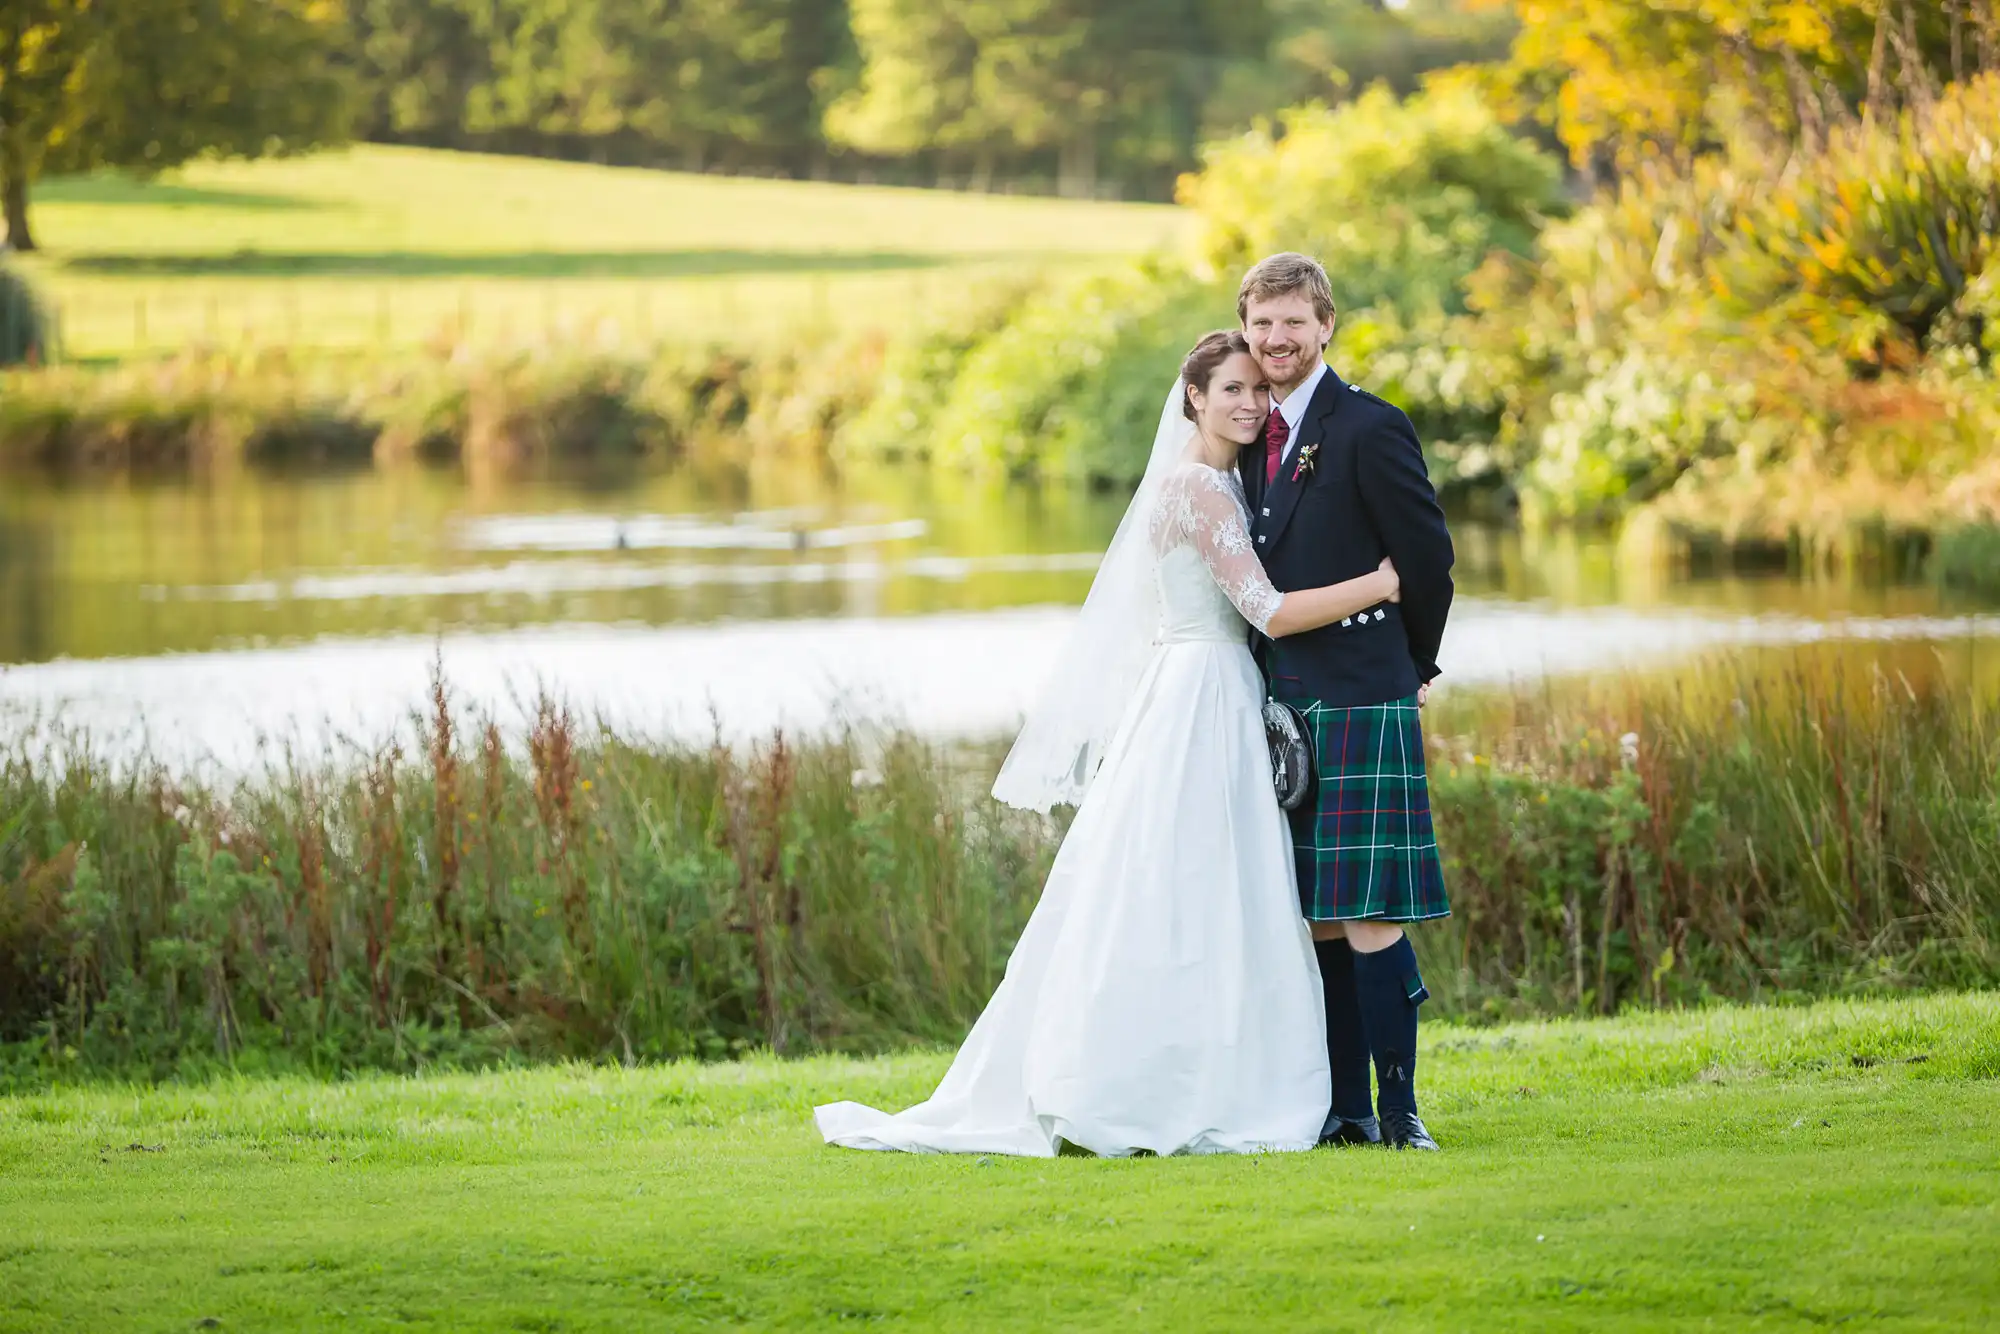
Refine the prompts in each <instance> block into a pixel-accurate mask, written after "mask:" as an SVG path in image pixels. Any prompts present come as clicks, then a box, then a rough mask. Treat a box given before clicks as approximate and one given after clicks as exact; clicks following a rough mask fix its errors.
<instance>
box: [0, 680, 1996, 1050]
mask: <svg viewBox="0 0 2000 1334" xmlns="http://www.w3.org/2000/svg"><path fill="white" fill-rule="evenodd" d="M1428 722H1429V731H1430V747H1431V751H1430V757H1429V771H1430V779H1431V784H1432V791H1433V802H1434V806H1435V809H1436V811H1437V815H1438V821H1439V824H1438V835H1439V841H1440V845H1441V847H1442V849H1443V853H1444V856H1445V860H1446V866H1447V870H1448V875H1449V877H1450V886H1451V893H1452V898H1453V904H1454V909H1455V911H1454V914H1453V916H1452V917H1451V918H1450V919H1449V920H1447V921H1445V922H1442V923H1438V924H1435V925H1432V926H1428V927H1426V928H1425V929H1424V930H1423V931H1422V932H1421V933H1419V936H1418V940H1419V947H1420V952H1421V954H1422V955H1423V958H1424V963H1425V968H1426V972H1427V976H1428V980H1429V982H1430V985H1431V989H1432V991H1433V993H1434V995H1435V997H1436V1000H1435V1004H1436V1005H1437V1006H1438V1008H1439V1009H1440V1010H1441V1011H1443V1012H1445V1013H1448V1014H1451V1015H1454V1016H1457V1017H1461V1018H1467V1019H1474V1020H1479V1019H1496V1018H1505V1017H1511V1016H1520V1015H1537V1014H1549V1015H1560V1014H1580V1013H1591V1014H1594V1013H1613V1012H1617V1011H1620V1010H1624V1009H1628V1008H1632V1007H1642V1008H1646V1007H1676V1006H1687V1005H1700V1004H1703V1003H1705V1002H1708V1001H1711V1000H1715V999H1723V998H1727V999H1742V1000H1759V1001H1783V1000H1786V999H1790V998H1796V997H1805V996H1824V995H1847V994H1862V993H1884V992H1898V991H1910V990H1918V989H1926V988H1945V987H1948V988H1967V987H1972V988H1977V987H1984V986H1991V985H1994V984H1995V983H1996V982H2000V683H1996V681H1995V680H1994V679H1993V678H1992V676H1991V674H1990V673H1989V674H1986V675H1984V676H1980V675H1977V674H1974V675H1970V676H1969V675H1967V674H1966V673H1965V672H1963V671H1959V670H1949V671H1948V670H1946V669H1945V667H1944V666H1943V665H1942V661H1941V659H1940V658H1939V657H1938V656H1936V655H1935V654H1928V653H1926V652H1922V651H1916V650H1911V651H1908V652H1901V653H1886V652H1885V653H1884V654H1882V655H1879V656H1876V657H1873V658H1864V657H1857V656H1856V655H1853V654H1851V653H1839V652H1835V651H1833V650H1830V649H1829V650H1825V651H1821V650H1806V651H1804V652H1794V653H1788V654H1785V655H1783V656H1782V657H1774V656H1771V655H1761V656H1759V655H1740V656H1734V657H1727V658H1717V659H1712V660H1709V661H1706V662H1704V663H1701V664H1698V665H1695V666H1691V667H1690V668H1689V669H1688V670H1686V671H1682V672H1677V673H1674V674H1672V675H1648V676H1628V677H1603V678H1597V679H1595V680H1594V681H1589V682H1585V681H1560V680H1558V681H1550V682H1545V683H1542V684H1538V685H1536V686H1534V687H1523V688H1521V689H1519V690H1514V691H1505V690H1502V691H1487V692H1474V691H1467V692H1462V693H1460V694H1459V695H1457V696H1449V695H1448V696H1445V697H1443V698H1442V699H1441V700H1440V702H1439V703H1438V704H1437V705H1436V706H1435V707H1434V709H1433V713H1432V715H1431V717H1430V718H1429V720H1428ZM999 753H1000V748H999V746H998V744H997V743H996V744H994V745H984V746H974V745H966V744H962V743H946V742H941V741H936V740H927V739H923V738H920V737H917V736H914V735H911V734H908V733H905V732H896V731H871V730H868V729H863V728H855V729H850V730H848V731H845V732H842V733H838V734H833V735H825V736H819V737H814V738H808V739H800V740H793V739H790V738H785V737H781V736H774V737H771V738H769V739H768V740H767V741H765V742H764V743H762V744H760V745H757V746H754V747H747V748H745V747H736V748H731V747H725V746H689V745H680V744H667V743H660V742H653V741H646V740H642V739H639V738H636V737H625V736H620V735H616V734H614V733H612V732H611V731H608V730H606V729H603V728H601V727H596V726H592V725H589V724H586V723H584V722H581V721H580V720H579V719H577V718H576V717H574V716H572V715H571V714H570V713H569V712H567V711H566V710H565V709H564V708H563V707H562V706H561V705H560V704H559V703H557V702H555V701H552V700H546V699H545V700H543V701H541V702H540V703H539V704H538V705H536V706H534V707H533V708H532V709H531V710H530V711H529V715H528V716H527V717H526V719H525V720H524V722H523V725H522V726H520V727H519V728H505V729H503V728H502V727H501V726H499V725H498V724H496V723H495V722H493V721H491V720H487V719H480V718H474V717H468V716H462V714H461V712H460V711H459V710H457V709H456V708H455V707H454V706H453V704H452V702H451V694H450V691H449V689H448V687H447V686H446V685H445V683H443V682H439V683H438V688H437V690H436V692H435V695H434V697H433V699H432V701H431V704H430V707H429V709H428V711H427V712H426V713H424V714H422V715H418V716H414V717H413V721H412V725H411V727H410V728H409V729H408V730H407V731H406V732H405V734H404V735H403V736H402V737H401V739H400V741H396V742H388V741H385V742H384V743H382V744H381V745H379V746H376V747H372V748H358V747H348V748H344V749H340V750H338V751H335V750H329V751H328V752H326V753H324V754H318V755H307V754H299V753H284V752H274V753H272V754H271V755H269V756H268V760H267V763H266V765H265V766H264V767H263V768H262V769H261V770H260V771H258V772H257V773H255V774H254V775H252V776H250V777H248V778H244V779H241V780H230V781H226V782H224V781H217V780H210V781H203V780H200V779H197V778H194V777H191V776H188V775H187V774H185V773H181V772H176V771H174V770H172V769H170V768H169V767H167V766H165V765H162V764H159V763H155V762H150V761H148V760H146V759H145V758H144V757H143V756H136V757H135V756H132V755H130V754H127V755H124V756H122V757H121V758H119V759H117V760H115V761H114V760H112V759H109V758H106V754H105V752H103V751H101V750H97V749H94V748H93V747H92V746H91V744H90V743H89V742H88V741H87V740H86V739H85V738H81V737H76V736H68V735H65V734H64V733H63V732H62V731H61V729H60V727H59V726H58V725H57V724H55V723H47V724H35V723H31V722H25V721H21V720H18V719H17V720H15V721H14V724H13V727H12V735H11V736H10V737H9V738H8V740H7V743H6V752H5V754H6V758H5V760H4V763H0V1043H4V1044H5V1045H4V1047H0V1050H4V1052H5V1062H6V1064H5V1067H4V1077H5V1079H6V1080H8V1081H10V1082H16V1083H23V1084H27V1083H35V1082H39V1081H42V1080H46V1079H48V1078H51V1077H58V1076H60V1075H62V1074H64V1073H66V1072H67V1073H84V1072H88V1071H105V1072H123V1073H132V1074H141V1075H145V1074H155V1075H157V1074H166V1073H170V1072H173V1071H175V1070H189V1069H194V1068H200V1067H204V1066H210V1065H235V1066H237V1067H238V1068H244V1067H251V1068H259V1067H262V1068H299V1069H313V1070H317V1071H321V1072H333V1071H341V1070H349V1069H358V1068H388V1069H411V1068H417V1067H421V1066H427V1065H435V1064H472V1065H479V1064H487V1063H492V1062H505V1061H514V1060H528V1059H550V1058H584V1059H592V1060H624V1061H629V1060H638V1059H656V1058H667V1057H680V1056H701V1057H722V1056H728V1055H731V1054H735V1053H739V1052H743V1051H746V1050H749V1049H756V1048H769V1049H772V1050H775V1051H778V1052H792V1053H796V1052H805V1051H813V1050H878V1049H884V1048H889V1047H894V1046H896V1045H899V1044H903V1043H907V1042H911V1041H926V1042H952V1041H955V1040H957V1039H958V1038H959V1037H961V1036H962V1035H963V1033H964V1031H965V1029H966V1028H967V1026H969V1024H970V1023H971V1021H972V1019H973V1018H974V1017H975V1016H976V1015H977V1013H978V1011H979V1009H980V1007H981V1006H982V1005H983V1003H984V1002H985V1000H986V998H987V996H988V995H989V994H990V993H991V991H992V989H993V987H994V986H995V985H996V984H997V983H998V981H999V978H1000V975H1001V973H1002V971H1003V969H1004V965H1005V962H1006V958H1007V954H1008V952H1009V950H1010V949H1011V947H1012V944H1013V941H1014V939H1015V937H1016V935H1017V934H1018V932H1019V930H1020V927H1021V925H1022V924H1023V922H1024V921H1025V920H1026V916H1027V914H1028V912H1029V911H1030V910H1031V908H1032V906H1033V904H1034V901H1035V898H1036V896H1037V894H1038V893H1039V890H1040V886H1041V882H1042V879H1043V876H1044V875H1045V873H1046V871H1047V868H1048V866H1049V863H1050V860H1051V858H1052V856H1053V854H1054V851H1055V848H1056V846H1057V845H1058V843H1059V841H1060V838H1061V836H1062V833H1063V830H1064V828H1065V824H1066V821H1065V819H1064V818H1063V817H1062V815H1061V813H1058V815H1057V816H1056V817H1053V818H1043V817H1038V816H1033V815H1028V814H1023V813H1020V812H1016V811H1012V810H1010V809H1008V808H1005V807H1001V806H999V805H997V804H995V803H994V802H992V801H991V800H990V798H988V797H987V795H986V791H985V789H986V785H987V783H988V782H989V781H990V778H991V775H992V773H993V771H994V768H995V766H996V764H997V759H998V755H999Z"/></svg>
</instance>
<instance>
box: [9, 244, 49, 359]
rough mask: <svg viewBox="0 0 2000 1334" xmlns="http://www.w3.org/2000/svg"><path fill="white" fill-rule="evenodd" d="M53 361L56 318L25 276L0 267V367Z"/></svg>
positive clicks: (11, 268)
mask: <svg viewBox="0 0 2000 1334" xmlns="http://www.w3.org/2000/svg"><path fill="white" fill-rule="evenodd" d="M54 359H55V318H54V316H53V315H52V314H51V313H50V311H49V308H48V307H47V306H46V305H45V304H43V302H42V300H41V298H40V296H38V295H37V294H36V292H35V289H34V286H33V285H32V284H30V283H29V282H28V279H27V277H26V276H25V275H23V274H22V273H20V272H19V271H18V270H16V269H14V268H13V267H12V266H10V265H7V264H0V366H21V365H29V366H38V365H47V364H48V363H49V362H51V361H53V360H54Z"/></svg>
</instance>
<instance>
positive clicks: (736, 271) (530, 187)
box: [27, 146, 1186, 357]
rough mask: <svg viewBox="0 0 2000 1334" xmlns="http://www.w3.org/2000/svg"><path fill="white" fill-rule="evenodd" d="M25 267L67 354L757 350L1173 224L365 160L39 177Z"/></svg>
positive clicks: (1164, 217) (641, 178) (1167, 236)
mask: <svg viewBox="0 0 2000 1334" xmlns="http://www.w3.org/2000/svg"><path fill="white" fill-rule="evenodd" d="M34 219H35V230H36V239H37V240H38V241H39V242H40V243H41V244H42V246H43V247H44V249H45V253H43V254H42V255H40V256H37V257H31V258H30V259H29V260H28V261H27V263H28V266H29V268H30V270H31V271H32V272H33V273H35V274H36V275H37V276H38V277H39V278H40V279H41V281H42V282H43V284H44V285H45V286H46V288H47V289H48V291H49V292H50V293H51V295H52V296H53V297H54V298H55V300H56V301H57V303H58V304H59V306H60V308H61V311H62V315H63V321H64V334H65V339H66V342H67V345H68V350H69V352H70V354H71V355H73V356H82V357H107V356H123V355H127V354H129V353H131V352H134V351H166V350H173V349H176V348H179V347H182V346H185V345H187V344H188V343H189V342H207V343H211V344H216V345H235V344H238V343H243V342H249V343H252V344H258V345H273V344H282V345H288V346H310V347H368V346H378V345H380V344H382V343H415V342H420V341H428V340H431V339H434V338H437V337H439V336H441V335H448V334H449V333H450V332H451V331H453V330H455V329H457V328H459V327H460V326H463V327H464V328H465V330H466V331H467V332H468V334H469V335H470V338H471V340H472V341H474V342H486V343H493V342H499V343H513V342H532V341H536V340H543V339H554V340H560V341H564V342H573V341H575V340H578V339H587V340H598V339H603V340H617V341H631V340H635V339H678V340H689V341H710V340H719V341H731V342H742V341H745V340H757V339H766V338H769V337H771V336H772V335H773V334H774V333H781V332H785V331H789V330H792V329H795V328H796V327H797V326H799V325H801V324H807V325H810V324H815V323H819V324H826V325H829V326H831V325H833V324H836V323H837V324H841V325H845V326H849V327H851V326H853V325H855V324H857V323H859V324H867V325H873V326H885V327H886V326H888V325H892V324H894V323H896V322H898V321H901V320H905V319H908V318H910V317H911V314H912V311H913V308H918V307H921V306H923V305H926V304H929V303H934V302H942V301H946V300H949V299H951V294H952V293H953V291H954V289H957V288H960V287H962V286H963V285H964V284H965V283H966V281H967V280H968V279H974V278H977V277H978V276H980V275H984V274H994V273H1003V272H1016V271H1022V270H1041V269H1046V268H1050V267H1064V266H1074V265H1079V264H1089V263H1092V262H1096V261H1101V260H1102V259H1103V258H1104V257H1106V256H1109V255H1126V254H1132V253H1136V252H1140V251H1144V250H1147V249H1149V248H1152V247H1155V246H1158V245H1161V244H1165V243H1170V242H1172V241H1173V240H1174V239H1175V238H1177V237H1178V236H1180V235H1181V233H1182V230H1183V228H1184V226H1185V224H1186V217H1185V215H1184V214H1183V213H1182V212H1181V211H1180V210H1178V209H1173V208H1168V207H1162V206H1158V205H1148V204H1107V203H1074V202H1068V201H1061V200H1050V199H1026V198H1003V197H997V196H983V195H960V194H950V193H941V192H936V191H924V190H904V189H886V188H884V189H877V188H869V187H857V186H845V185H824V184H813V183H807V182H794V181H770V180H753V179H731V178H725V177H716V176H693V175H686V174H681V173H675V172H661V171H641V170H632V169H622V168H612V167H595V166H589V165H585V164H578V163H565V162H549V161H543V160H539V159H532V158H506V157H494V156H482V155H476V154H465V153H447V152H438V151H432V150H427V149H414V148H387V147H378V146H360V147H356V148H352V149H348V150H343V151H340V152H333V153H324V154H317V155H314V156H311V157H305V158H296V159H290V160H282V161H273V162H255V163H241V162H236V163H201V164H196V165H194V166H191V167H188V168H186V169H185V170H182V171H177V172H174V173H171V174H169V175H167V176H165V177H163V178H161V179H160V180H158V181H155V182H152V183H139V182H134V181H131V180H128V179H124V178H119V177H109V176H97V177H89V178H81V179H71V180H56V181H49V182H45V183H44V184H42V185H41V186H40V187H39V188H38V189H37V192H36V195H35V214H34Z"/></svg>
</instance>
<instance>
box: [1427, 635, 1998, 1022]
mask: <svg viewBox="0 0 2000 1334" xmlns="http://www.w3.org/2000/svg"><path fill="white" fill-rule="evenodd" d="M1432 722H1433V723H1434V725H1435V731H1434V734H1433V736H1432V739H1431V746H1432V753H1431V760H1430V770H1431V778H1432V788H1433V792H1434V794H1435V798H1436V805H1437V808H1438V814H1439V821H1440V829H1439V839H1440V843H1441V844H1442V845H1443V847H1444V849H1445V852H1446V854H1447V861H1448V869H1449V874H1450V880H1451V884H1452V891H1453V899H1454V904H1455V907H1456V909H1457V911H1456V913H1455V914H1454V916H1453V917H1452V919H1451V920H1450V922H1449V923H1448V924H1446V925H1445V926H1443V927H1442V929H1439V930H1427V931H1426V932H1425V933H1424V938H1426V939H1428V941H1429V946H1430V952H1431V961H1432V965H1433V971H1434V972H1437V973H1439V974H1440V975H1441V976H1443V977H1447V978H1449V979H1452V980H1453V981H1452V986H1453V988H1454V995H1455V1002H1456V1003H1457V1004H1461V1005H1464V1006H1466V1007H1467V1008H1470V1009H1473V1010H1480V1009H1485V1010H1489V1011H1493V1012H1500V1013H1510V1012H1517V1011H1525V1012H1546V1011H1598V1012H1610V1011H1613V1010H1615V1009H1617V1008H1619V1007H1620V1006H1623V1005H1627V1004H1635V1003H1636V1004H1643V1005H1663V1004H1675V1003H1687V1002H1695V1001H1699V1000H1702V999H1704V998H1706V997H1709V996H1729V997H1739V998H1768V997H1773V996H1777V995H1782V994H1785V993H1789V992H1808V993H1814V994H1823V993H1829V992H1845V991H1859V990H1867V989H1873V988H1902V987H1917V986H1979V985H1989V984H1991V983H1992V982H1994V981H1995V980H2000V718H1996V711H1995V701H1994V700H1993V699H1991V698H1990V697H1988V695H1987V694H1986V693H1985V691H1983V690H1982V689H1981V688H1978V687H1967V686H1965V685H1962V684H1959V685H1954V684H1952V683H1951V682H1950V681H1948V680H1947V679H1945V678H1944V676H1943V675H1942V674H1940V673H1938V672H1936V671H1924V670H1921V669H1920V667H1919V666H1918V665H1916V664H1912V670H1911V671H1910V672H1908V673H1905V672H1903V671H1899V670H1897V669H1896V668H1895V667H1894V666H1893V665H1884V664H1879V663H1871V664H1868V665H1866V666H1862V667H1856V666H1854V664H1853V660H1852V659H1851V658H1845V657H1842V656H1841V655H1838V654H1805V655H1799V656H1795V657H1792V658H1789V659H1788V660H1786V661H1785V662H1783V663H1782V664H1781V665H1774V664H1773V663H1771V662H1769V661H1767V660H1764V659H1761V658H1758V659H1738V660H1733V661H1727V662H1723V663H1718V664H1711V665H1709V666H1706V667H1702V668H1697V669H1693V670H1690V671H1688V672H1686V673H1682V674H1680V675H1678V676H1676V677H1670V678H1648V679H1639V680H1634V681H1627V682H1620V683H1604V684H1600V685H1597V686H1595V687H1588V688H1587V687H1582V686H1563V687H1546V688H1544V690H1541V691H1523V692H1520V693H1517V694H1512V695H1502V696H1497V697H1491V698H1484V699H1479V698H1475V699H1472V700H1469V701H1464V702H1461V703H1460V704H1459V705H1457V706H1455V707H1449V708H1447V709H1446V710H1445V711H1444V712H1443V713H1442V714H1440V716H1438V717H1435V718H1433V720H1432Z"/></svg>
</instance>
